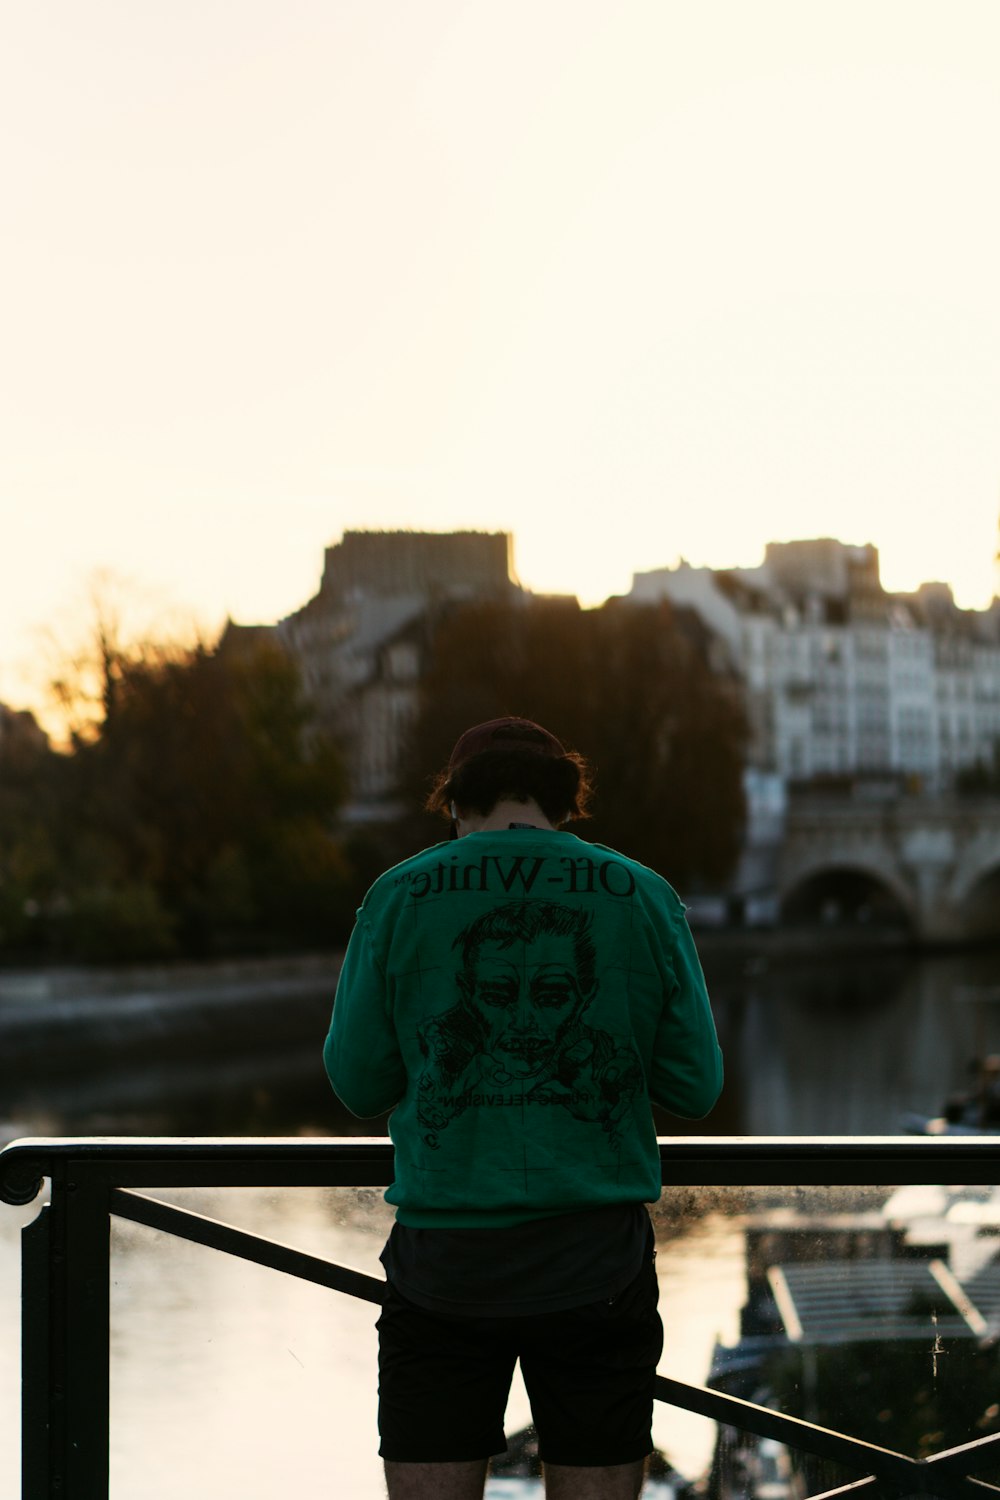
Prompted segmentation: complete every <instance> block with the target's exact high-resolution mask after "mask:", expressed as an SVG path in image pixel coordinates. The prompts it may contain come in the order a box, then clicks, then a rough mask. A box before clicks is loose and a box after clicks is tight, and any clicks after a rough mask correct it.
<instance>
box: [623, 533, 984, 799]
mask: <svg viewBox="0 0 1000 1500" xmlns="http://www.w3.org/2000/svg"><path fill="white" fill-rule="evenodd" d="M629 597H630V598H632V599H634V600H636V601H649V600H653V599H659V598H668V599H671V600H672V601H673V602H675V603H677V604H684V605H686V606H688V607H690V608H693V609H695V610H696V611H697V612H698V613H699V614H700V615H701V617H702V619H703V620H704V621H705V623H706V624H707V625H709V626H710V627H711V628H712V629H713V630H714V631H715V633H716V634H717V636H719V637H720V639H721V640H722V642H723V643H724V646H725V649H726V650H727V652H728V653H729V658H730V663H731V665H732V668H733V670H734V671H736V672H737V673H739V675H740V676H741V677H742V679H743V681H744V685H745V692H746V702H747V711H748V715H749V718H750V724H751V732H752V743H751V750H750V764H751V766H752V767H753V768H754V769H756V770H757V771H759V772H765V773H766V772H771V773H774V774H777V775H778V776H779V777H781V778H782V779H783V780H784V781H785V782H786V783H787V782H792V783H794V782H802V781H815V780H817V779H823V778H839V777H859V776H860V777H863V778H878V777H891V778H895V779H903V780H909V781H910V782H911V783H912V784H914V785H919V786H920V787H923V788H924V789H926V790H928V791H935V790H942V789H945V788H947V787H948V786H950V785H952V784H953V783H954V781H955V778H956V776H958V775H959V773H961V772H965V771H970V770H972V769H973V768H975V767H976V766H992V765H993V764H994V754H995V747H996V746H997V745H998V744H1000V602H997V601H995V602H994V604H993V606H992V607H991V609H989V610H985V611H975V610H962V609H959V608H958V607H957V605H956V604H955V602H954V599H953V597H952V594H951V590H950V589H949V588H948V586H947V585H945V584H939V583H934V584H924V585H923V586H922V587H921V588H920V589H918V590H917V592H916V593H914V594H895V595H893V594H889V593H887V592H886V591H885V590H884V589H883V587H882V584H881V580H880V576H879V563H878V552H877V549H876V548H875V547H872V546H870V545H867V546H863V547H853V546H847V545H845V544H844V543H842V542H838V541H835V540H833V539H832V538H820V539H817V540H814V541H813V540H807V541H792V542H773V543H770V544H769V545H768V547H767V549H766V552H765V557H764V562H763V563H762V564H761V565H760V566H759V567H756V568H736V569H727V570H720V571H715V570H712V569H708V568H692V567H690V566H688V565H687V564H685V563H682V564H681V565H680V566H679V567H677V568H673V569H668V568H661V569H656V570H654V571H651V572H646V573H637V574H636V575H635V577H634V580H633V586H632V591H631V594H630V595H629Z"/></svg>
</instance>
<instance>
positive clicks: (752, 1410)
mask: <svg viewBox="0 0 1000 1500" xmlns="http://www.w3.org/2000/svg"><path fill="white" fill-rule="evenodd" d="M660 1155H661V1161H662V1168H663V1180H664V1183H665V1184H668V1185H674V1186H684V1187H697V1188H706V1187H711V1188H720V1187H750V1186H752V1187H790V1188H798V1187H813V1186H816V1187H820V1186H864V1185H878V1184H893V1185H902V1184H906V1183H955V1182H961V1183H966V1184H988V1185H993V1184H995V1183H996V1182H997V1181H998V1180H1000V1138H996V1137H973V1136H956V1137H941V1138H927V1139H920V1138H907V1137H895V1136H891V1137H832V1136H831V1137H810V1138H791V1139H787V1138H776V1137H763V1138H761V1137H757V1138H739V1139H720V1138H679V1139H664V1140H661V1142H660ZM46 1178H48V1179H49V1180H50V1182H51V1201H50V1203H48V1204H47V1205H46V1206H45V1207H43V1209H42V1211H41V1212H40V1214H39V1215H38V1217H37V1218H36V1219H35V1220H34V1221H33V1222H32V1223H30V1224H28V1225H27V1226H26V1228H25V1229H24V1230H23V1231H22V1307H23V1322H22V1494H23V1496H24V1497H25V1500H44V1497H59V1500H98V1497H100V1496H105V1495H107V1492H108V1453H109V1432H108V1409H109V1399H108V1392H109V1379H108V1374H109V1321H110V1274H109V1273H110V1224H111V1220H112V1218H114V1217H118V1218H125V1219H129V1220H131V1221H133V1222H135V1223H140V1224H144V1225H147V1226H149V1227H151V1228H154V1229H158V1230H161V1231H164V1232H166V1233H168V1234H171V1235H175V1236H177V1237H179V1238H181V1239H185V1240H190V1241H193V1242H195V1243H197V1244H200V1245H205V1246H208V1247H210V1248H213V1249H215V1250H218V1251H221V1252H223V1253H225V1254H228V1255H234V1256H238V1257H239V1258H240V1259H243V1260H248V1261H253V1262H255V1263H256V1264H258V1265H262V1266H268V1267H271V1268H272V1269H274V1270H276V1271H281V1272H284V1273H286V1274H288V1275H292V1276H296V1277H299V1278H300V1279H303V1280H306V1281H312V1282H316V1283H317V1284H319V1285H321V1286H325V1287H329V1288H331V1289H332V1290H335V1291H338V1292H343V1293H345V1294H346V1295H348V1296H352V1297H360V1298H364V1299H366V1300H368V1301H371V1302H379V1301H381V1299H382V1294H383V1289H384V1282H382V1281H381V1280H380V1279H379V1278H378V1277H374V1276H368V1275H365V1274H363V1273H361V1272H359V1271H355V1270H352V1269H350V1268H349V1267H345V1266H339V1265H335V1264H333V1263H332V1262H329V1261H326V1260H324V1259H322V1258H321V1257H318V1256H313V1255H307V1254H305V1253H304V1252H302V1251H299V1250H295V1249H293V1248H291V1247H289V1246H286V1245H281V1244H277V1243H275V1242H274V1241H272V1240H268V1239H265V1238H263V1237H262V1236H259V1235H254V1234H249V1233H247V1232H245V1231H243V1230H240V1229H236V1228H234V1227H233V1226H231V1225H228V1224H224V1223H220V1222H218V1221H217V1220H214V1219H209V1218H206V1217H204V1216H203V1215H201V1214H197V1213H193V1212H191V1211H190V1210H188V1209H182V1208H177V1207H175V1206H173V1205H171V1204H167V1203H163V1202H160V1201H159V1200H158V1199H156V1198H155V1197H152V1196H150V1195H149V1193H148V1192H147V1191H145V1190H147V1189H156V1188H181V1187H184V1188H190V1187H213V1188H218V1187H223V1188H225V1187H268V1188H278V1187H356V1188H360V1187H380V1186H385V1185H387V1184H388V1183H389V1182H390V1181H391V1179H392V1150H391V1147H390V1145H389V1144H388V1142H387V1141H385V1140H384V1139H377V1140H370V1139H343V1140H318V1139H309V1140H302V1139H292V1140H278V1139H245V1138H238V1139H210V1138H198V1139H169V1138H165V1139H146V1138H139V1137H124V1138H93V1139H52V1140H23V1141H15V1142H14V1143H13V1144H11V1145H10V1146H8V1147H6V1148H5V1149H4V1150H3V1151H2V1152H0V1199H3V1201H5V1202H7V1203H11V1204H22V1205H23V1204H28V1203H31V1202H32V1201H33V1200H34V1199H35V1197H36V1196H37V1195H38V1194H39V1193H40V1192H41V1189H42V1186H43V1182H44V1180H45V1179H46ZM140 1190H142V1191H140ZM656 1394H657V1397H658V1398H659V1399H660V1400H663V1401H666V1402H669V1403H671V1404H672V1405H675V1406H679V1407H683V1408H684V1409H686V1410H687V1411H690V1412H694V1413H697V1414H698V1415H701V1416H704V1417H708V1418H710V1419H712V1420H715V1421H717V1422H720V1423H724V1424H727V1425H728V1426H730V1427H734V1428H738V1429H740V1430H742V1431H744V1432H747V1433H751V1434H754V1435H755V1436H758V1437H768V1438H775V1439H777V1440H778V1441H780V1442H781V1443H783V1444H785V1445H786V1446H788V1447H791V1448H795V1449H798V1450H800V1451H801V1452H803V1453H807V1454H810V1455H812V1456H814V1457H817V1458H821V1459H828V1460H833V1461H834V1462H836V1463H838V1464H841V1465H843V1466H844V1467H846V1468H848V1469H849V1470H853V1471H855V1472H857V1473H858V1474H859V1475H860V1476H861V1477H860V1478H859V1479H858V1480H857V1481H856V1482H854V1483H853V1484H850V1485H847V1486H844V1487H842V1488H841V1489H837V1490H829V1491H827V1496H826V1497H823V1500H827V1497H828V1496H833V1495H846V1494H848V1493H851V1494H852V1495H853V1493H854V1492H856V1491H864V1492H867V1495H870V1496H871V1497H873V1500H874V1497H875V1496H887V1497H894V1500H897V1497H901V1496H907V1495H917V1494H920V1495H935V1496H941V1497H942V1500H988V1497H991V1496H1000V1489H997V1488H995V1487H994V1486H992V1485H988V1484H986V1483H984V1482H983V1481H982V1480H979V1479H977V1478H976V1477H975V1476H976V1475H977V1474H979V1473H982V1471H983V1470H985V1469H988V1468H991V1467H995V1466H997V1465H998V1464H1000V1434H997V1435H991V1436H989V1437H984V1438H979V1439H976V1440H973V1441H971V1442H968V1443H964V1444H962V1445H961V1446H959V1447H957V1448H953V1449H950V1450H948V1451H946V1452H941V1453H937V1454H934V1455H933V1456H931V1457H928V1458H923V1459H919V1460H918V1459H912V1458H909V1457H908V1456H906V1455H905V1454H901V1453H896V1452H893V1451H892V1450H890V1449H886V1448H881V1447H878V1446H876V1445H873V1444H871V1443H867V1442H864V1441H862V1440H860V1439H858V1438H854V1437H851V1436H850V1435H849V1434H846V1433H840V1432H834V1431H831V1430H829V1429H827V1428H823V1427H819V1426H817V1425H816V1424H815V1423H812V1422H807V1421H804V1420H802V1419H800V1418H795V1417H792V1416H788V1415H785V1414H783V1413H781V1412H778V1411H774V1410H772V1409H770V1408H769V1407H764V1406H758V1405H756V1404H755V1403H753V1402H750V1401H745V1400H741V1399H740V1398H738V1397H736V1396H732V1395H727V1394H724V1393H722V1392H720V1391H715V1390H710V1389H707V1388H704V1387H700V1386H692V1385H686V1384H684V1383H682V1382H680V1381H677V1380H672V1379H668V1378H667V1377H665V1376H658V1377H657V1390H656Z"/></svg>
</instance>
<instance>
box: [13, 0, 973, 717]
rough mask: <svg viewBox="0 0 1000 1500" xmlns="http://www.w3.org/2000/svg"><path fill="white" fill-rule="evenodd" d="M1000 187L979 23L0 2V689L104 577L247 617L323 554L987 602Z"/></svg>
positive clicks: (291, 595)
mask: <svg viewBox="0 0 1000 1500" xmlns="http://www.w3.org/2000/svg"><path fill="white" fill-rule="evenodd" d="M998 161H1000V5H998V4H997V3H996V0H934V3H927V0H829V3H828V0H684V3H677V0H618V3H612V0H419V3H414V0H238V3H234V0H155V3H154V0H86V4H81V3H80V0H39V3H35V4H16V3H14V0H8V3H7V4H5V5H3V6H2V7H0V247H2V251H0V253H2V256H3V276H2V281H0V287H2V290H0V297H2V302H3V306H2V318H0V504H2V507H3V522H4V525H3V532H2V536H3V546H2V553H0V558H2V566H0V700H5V701H7V702H9V703H13V704H15V705H20V704H25V703H29V702H35V701H37V697H38V692H39V686H38V685H39V682H40V680H41V677H42V675H43V665H42V654H41V652H40V650H39V647H38V643H37V633H38V631H39V630H40V629H41V628H42V627H44V626H46V625H47V624H51V623H54V622H55V623H56V624H57V626H58V628H60V629H61V630H65V629H69V630H72V628H73V622H74V619H78V618H79V614H80V612H81V610H82V608H83V606H84V602H85V599H86V595H87V589H88V584H89V581H90V579H91V578H92V577H93V575H94V573H95V572H96V571H97V570H99V569H104V570H110V571H112V572H113V573H115V574H118V575H120V576H122V577H124V578H126V579H128V580H129V586H130V587H131V588H132V589H133V590H134V592H135V595H136V598H137V599H138V600H139V601H142V602H145V601H150V607H151V608H152V607H153V605H154V604H155V607H156V609H157V610H159V609H161V608H168V609H170V610H172V611H173V612H174V613H175V614H176V615H180V616H191V617H196V618H198V619H199V620H200V621H201V622H202V623H203V625H204V626H205V627H206V628H209V629H213V628H215V627H216V626H217V625H218V624H219V623H220V622H221V621H222V620H223V619H224V618H225V616H226V615H227V613H228V614H231V615H233V616H234V617H235V618H237V619H240V620H244V621H269V620H274V619H277V618H278V617H280V616H281V615H283V614H286V613H288V612H289V611H291V610H293V609H295V608H296V607H297V606H298V605H300V604H301V603H303V602H304V601H305V600H306V599H307V598H308V597H309V596H310V595H311V594H312V593H313V592H314V591H315V589H316V586H317V584H318V581H319V574H320V570H321V567H322V558H323V548H324V546H325V545H326V544H328V543H330V542H333V541H335V540H337V538H338V537H339V536H340V535H341V533H342V532H343V531H344V530H345V529H348V528H354V529H358V528H366V527H396V526H408V527H414V528H427V529H431V530H447V529H451V528H463V529H464V528H478V529H485V530H498V529H502V530H510V531H512V532H513V533H514V535H515V563H516V568H517V572H518V575H519V577H520V579H521V581H522V582H523V583H524V584H526V585H528V586H529V587H532V588H534V589H537V590H543V591H547V590H554V591H565V592H573V593H577V594H579V595H580V597H581V598H582V599H583V601H584V602H586V603H596V602H599V601H600V600H602V599H603V598H605V597H606V596H607V595H609V594H611V593H618V592H623V591H626V590H627V589H628V588H629V586H630V583H631V577H632V573H633V572H634V571H636V570H640V569H646V568H652V567H657V566H666V565H670V564H673V563H674V562H676V560H677V559H678V557H680V556H684V557H686V558H687V559H688V560H689V561H691V562H693V563H707V564H710V565H712V566H727V565H733V564H743V565H747V566H752V565H753V564H755V563H757V562H759V561H760V559H761V557H762V554H763V548H764V544H765V542H767V541H768V540H772V539H774V540H787V539H790V538H793V537H804V536H828V535H833V536H838V537H840V538H841V539H842V540H844V541H847V542H869V541H870V542H874V543H875V544H876V545H877V546H878V547H879V549H880V553H881V557H882V572H883V580H884V582H885V583H886V585H887V586H888V587H890V588H911V587H914V586H916V585H917V584H918V583H919V582H921V581H922V580H924V579H929V578H944V579H946V580H947V581H949V582H950V583H951V584H952V585H953V587H954V588H955V591H956V594H957V597H958V599H959V602H960V603H963V604H965V605H970V606H975V607H982V606H983V605H985V604H986V603H987V602H988V600H989V598H990V597H991V595H992V594H993V593H994V592H995V591H996V588H997V573H996V569H995V563H994V554H995V552H996V546H997V519H998V510H1000V192H998Z"/></svg>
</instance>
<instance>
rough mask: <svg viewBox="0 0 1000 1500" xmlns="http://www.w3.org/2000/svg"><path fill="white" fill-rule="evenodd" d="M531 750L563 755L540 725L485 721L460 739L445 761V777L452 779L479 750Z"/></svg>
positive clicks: (553, 736)
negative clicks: (513, 748)
mask: <svg viewBox="0 0 1000 1500" xmlns="http://www.w3.org/2000/svg"><path fill="white" fill-rule="evenodd" d="M515 745H516V746H518V747H520V748H524V749H526V750H534V751H536V753H538V754H539V755H551V756H561V755H565V754H566V751H565V750H564V749H563V747H562V745H561V744H560V743H559V741H558V740H557V739H556V737H555V735H554V734H549V731H548V730H547V729H543V728H542V726H541V725H540V724H535V723H533V722H532V720H531V719H516V718H503V719H489V720H487V722H486V723H485V724H476V725H475V726H474V728H472V729H467V730H466V731H465V733H464V734H463V735H461V736H460V738H459V739H458V741H457V742H456V744H455V748H454V750H453V751H452V752H451V758H450V760H449V761H448V775H449V776H451V775H453V774H454V773H455V772H456V771H457V770H458V768H459V766H462V765H464V764H465V762H466V761H467V760H471V759H472V757H473V756H474V755H479V754H480V753H481V752H482V751H483V750H506V749H509V748H512V747H513V746H515Z"/></svg>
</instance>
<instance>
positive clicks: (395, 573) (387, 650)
mask: <svg viewBox="0 0 1000 1500" xmlns="http://www.w3.org/2000/svg"><path fill="white" fill-rule="evenodd" d="M523 597H525V596H524V595H523V593H522V590H521V589H520V587H519V586H518V584H517V583H516V582H515V581H514V579H513V577H512V573H511V537H510V535H509V533H507V532H477V531H462V532H448V533H438V532H418V531H346V532H345V533H344V535H343V538H342V539H341V540H340V541H339V542H337V543H335V544H334V545H333V546H330V547H328V548H327V549H326V555H325V559H324V567H323V576H322V580H321V582H320V587H319V591H318V593H317V594H316V595H315V597H314V598H312V599H310V600H309V601H308V603H306V604H305V605H303V606H302V608H301V609H298V610H296V611H295V612H294V613H293V614H290V615H287V616H286V617H285V618H284V619H282V620H279V622H278V623H277V625H275V626H274V627H272V632H273V635H274V638H275V639H277V640H278V641H279V642H280V644H281V645H282V646H283V648H284V649H285V650H286V651H287V652H288V653H289V655H290V656H291V657H292V658H293V660H294V661H295V662H296V664H297V665H298V668H299V671H300V673H301V676H302V683H303V687H304V688H305V691H306V693H307V695H308V697H309V698H310V700H311V702H312V705H313V708H314V710H315V712H316V716H317V720H318V722H319V723H320V724H321V725H322V726H323V727H324V728H325V729H328V730H330V731H331V732H332V733H333V734H334V735H335V737H336V738H337V740H338V741H339V743H340V744H341V745H342V747H343V749H344V753H345V756H346V759H347V769H348V775H349V778H350V785H351V802H350V805H349V808H348V809H347V816H349V817H354V818H356V819H357V820H359V821H368V820H372V819H378V818H380V817H384V816H391V815H392V813H393V812H394V811H395V808H394V806H393V803H392V794H393V791H394V788H395V783H396V777H397V770H398V764H399V755H400V751H401V749H402V746H403V745H404V743H405V739H406V733H407V730H408V729H409V727H410V725H411V723H412V722H413V718H414V715H415V713H416V710H417V703H418V692H419V684H420V679H421V676H422V674H423V670H424V662H425V658H426V652H427V649H428V645H429V641H430V636H431V634H432V632H433V628H434V625H435V623H436V621H437V619H438V618H439V616H440V614H441V612H442V610H444V609H446V608H448V607H450V606H452V605H454V604H456V603H463V602H469V601H472V600H477V601H487V600H494V601H506V602H512V603H513V602H516V601H519V600H521V599H522V598H523Z"/></svg>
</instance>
